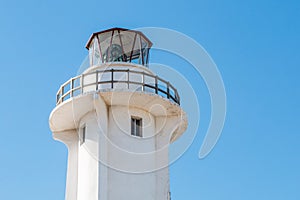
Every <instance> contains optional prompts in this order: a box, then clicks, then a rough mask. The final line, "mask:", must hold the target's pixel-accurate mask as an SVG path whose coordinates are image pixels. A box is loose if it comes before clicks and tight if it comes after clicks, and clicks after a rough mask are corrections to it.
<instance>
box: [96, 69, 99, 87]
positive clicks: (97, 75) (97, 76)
mask: <svg viewBox="0 0 300 200" xmlns="http://www.w3.org/2000/svg"><path fill="white" fill-rule="evenodd" d="M98 73H99V72H98V71H96V91H98V81H99V80H98V78H99V74H98Z"/></svg>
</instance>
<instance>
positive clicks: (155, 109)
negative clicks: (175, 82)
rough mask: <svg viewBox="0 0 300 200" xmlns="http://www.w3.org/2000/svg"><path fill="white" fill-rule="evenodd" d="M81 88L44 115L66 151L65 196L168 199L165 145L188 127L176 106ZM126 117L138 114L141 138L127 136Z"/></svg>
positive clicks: (78, 199) (150, 97) (151, 97)
mask: <svg viewBox="0 0 300 200" xmlns="http://www.w3.org/2000/svg"><path fill="white" fill-rule="evenodd" d="M103 67H104V68H105V67H107V66H100V67H92V68H89V69H88V70H87V71H86V72H84V73H88V72H90V71H91V70H92V71H93V70H97V69H100V68H103ZM114 67H117V66H116V65H115V66H114ZM121 67H124V65H122V66H121ZM125 67H127V68H126V69H128V68H130V67H131V68H135V69H137V68H140V70H145V71H147V72H148V73H149V69H146V68H144V67H139V66H135V65H131V64H126V65H125ZM150 73H152V72H150ZM85 92H86V93H85V94H83V95H80V96H77V97H75V98H71V99H69V100H67V101H65V102H63V103H61V104H59V105H58V106H57V107H56V108H54V110H53V111H52V113H51V115H50V119H49V123H50V128H51V130H52V132H53V137H54V138H55V139H57V140H59V141H61V142H63V143H65V144H66V146H67V147H68V151H69V158H68V169H67V170H68V172H67V185H66V200H121V199H128V200H129V199H130V200H140V199H143V200H168V198H169V171H168V167H167V166H168V145H169V143H171V142H172V141H175V140H176V139H177V138H178V137H179V136H180V135H181V134H182V133H183V132H184V131H185V129H186V127H187V118H186V115H185V113H184V112H183V110H182V109H181V108H180V106H178V105H177V104H175V103H172V102H170V101H169V100H168V99H165V98H163V97H160V96H158V95H156V94H149V93H144V92H134V91H128V90H126V91H124V90H123V89H122V87H120V88H117V89H114V90H109V91H107V92H105V91H101V92H99V91H98V92H95V91H93V90H89V91H85ZM131 116H135V117H140V118H142V120H143V137H142V138H139V137H135V136H131V134H130V128H131V127H130V126H131ZM83 126H85V127H86V134H85V142H84V143H83V144H80V141H81V140H82V134H81V131H82V127H83Z"/></svg>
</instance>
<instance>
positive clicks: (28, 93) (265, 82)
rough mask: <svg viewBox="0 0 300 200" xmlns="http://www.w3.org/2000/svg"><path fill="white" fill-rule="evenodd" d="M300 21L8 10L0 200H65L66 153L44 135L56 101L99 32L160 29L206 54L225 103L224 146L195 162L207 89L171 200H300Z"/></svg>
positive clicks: (171, 5)
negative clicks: (188, 39)
mask: <svg viewBox="0 0 300 200" xmlns="http://www.w3.org/2000/svg"><path fill="white" fill-rule="evenodd" d="M299 10H300V3H299V1H297V0H286V1H271V0H265V1H259V0H253V1H240V0H228V1H224V0H205V1H203V0H193V1H177V0H173V1H163V0H152V1H137V0H128V1H119V0H115V1H99V0H98V1H96V0H94V1H93V0H86V1H78V0H72V1H71V0H63V1H57V0H52V1H50V0H48V1H44V0H27V1H21V0H19V1H17V0H10V1H3V0H1V1H0V36H1V37H0V58H1V59H0V66H1V69H2V71H3V72H2V74H1V78H0V83H1V100H0V101H1V103H0V110H1V115H0V127H1V131H0V134H1V140H0V158H1V161H0V186H1V187H0V195H1V199H5V200H11V199H12V200H19V199H28V200H41V199H42V200H53V199H55V200H56V199H58V200H59V199H64V191H65V175H66V164H67V150H66V147H65V146H64V145H63V144H62V143H59V142H56V141H54V140H53V139H52V136H51V131H50V129H49V126H48V117H49V114H50V112H51V110H52V109H53V108H54V107H55V95H56V91H57V90H58V88H59V86H60V85H61V84H62V83H64V82H65V81H67V80H68V79H69V78H70V77H72V76H75V75H76V73H77V70H78V67H79V65H80V64H81V62H82V60H83V59H84V58H85V57H86V55H87V50H86V49H85V43H86V42H87V40H88V38H89V36H90V34H91V33H93V32H96V31H100V30H104V29H107V28H111V27H124V28H138V27H147V26H151V27H153V26H154V27H165V28H170V29H174V30H177V31H180V32H182V33H184V34H186V35H188V36H190V37H192V38H194V39H195V40H196V41H197V42H198V43H200V44H201V45H202V46H203V47H204V48H205V49H206V50H207V51H208V53H209V54H210V55H211V57H212V58H213V59H214V61H215V62H216V64H217V66H218V68H219V70H220V72H221V75H222V77H223V80H224V84H225V88H226V92H227V118H226V123H225V127H224V130H223V133H222V136H221V138H220V140H219V142H218V144H217V146H216V147H215V148H214V150H213V151H212V153H210V154H209V156H208V157H206V158H205V159H203V160H199V159H198V152H199V148H200V146H201V143H202V141H203V138H204V134H205V130H206V129H207V126H208V121H209V117H210V116H209V111H210V110H209V109H208V108H207V107H209V102H208V103H205V102H206V101H209V97H208V94H207V91H206V90H205V87H203V83H201V81H200V82H199V88H203V91H202V92H199V94H198V97H199V98H200V99H201V97H203V100H202V102H204V103H202V104H201V105H203V106H204V107H201V108H200V109H201V111H203V112H202V116H201V121H200V128H199V131H198V134H197V136H196V138H195V140H194V142H193V144H192V145H191V147H190V148H189V149H188V151H187V152H186V153H185V154H184V155H183V156H182V157H181V158H180V159H179V160H177V161H176V162H175V163H174V164H173V165H172V166H171V171H170V173H171V175H170V176H171V192H172V200H189V199H191V200H192V199H199V200H202V199H203V200H254V199H255V200H266V199H272V200H287V199H288V200H299V199H300V189H299V188H300V131H299V130H300V128H299V124H300V114H299V113H300V106H299V102H300V84H299V74H300V73H299V72H300V69H299V67H300V51H299V46H300V26H299V25H300V24H299V23H300V22H299V21H300V13H299ZM164 58H167V56H165V57H161V60H163V59H164ZM174 67H178V66H174ZM187 74H188V73H187ZM187 78H191V79H192V77H187ZM194 84H197V83H195V82H194ZM175 85H176V84H175ZM202 93H203V95H201V94H202ZM181 98H182V101H183V102H185V103H187V101H188V100H187V98H188V97H181ZM185 98H186V99H185ZM206 104H207V105H206Z"/></svg>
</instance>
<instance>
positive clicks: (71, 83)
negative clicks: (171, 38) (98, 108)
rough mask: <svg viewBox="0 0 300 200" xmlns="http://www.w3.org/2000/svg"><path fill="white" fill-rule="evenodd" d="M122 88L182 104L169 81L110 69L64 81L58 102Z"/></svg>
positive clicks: (128, 71)
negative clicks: (93, 92)
mask: <svg viewBox="0 0 300 200" xmlns="http://www.w3.org/2000/svg"><path fill="white" fill-rule="evenodd" d="M109 89H122V90H124V91H126V90H128V91H139V92H146V93H154V94H157V95H160V96H162V97H164V98H167V99H169V100H170V101H172V102H175V103H177V104H178V105H180V97H179V95H178V92H177V90H176V89H175V88H174V87H173V86H172V85H171V84H170V83H169V82H167V81H165V80H163V79H161V78H160V77H158V76H154V75H152V74H149V73H146V72H144V71H135V70H129V69H109V70H102V71H100V70H98V71H95V72H91V73H87V74H81V75H79V76H76V77H74V78H71V79H70V80H68V81H67V82H66V83H64V84H63V85H62V86H61V87H60V88H59V90H58V92H57V95H56V104H57V105H58V104H60V103H62V102H64V101H66V100H67V99H70V98H72V97H75V96H78V95H81V94H84V93H86V92H91V91H104V90H105V91H107V90H109Z"/></svg>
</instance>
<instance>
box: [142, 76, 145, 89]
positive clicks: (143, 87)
mask: <svg viewBox="0 0 300 200" xmlns="http://www.w3.org/2000/svg"><path fill="white" fill-rule="evenodd" d="M142 81H143V82H142V84H143V85H142V91H143V92H144V91H145V72H144V71H143V72H142Z"/></svg>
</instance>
